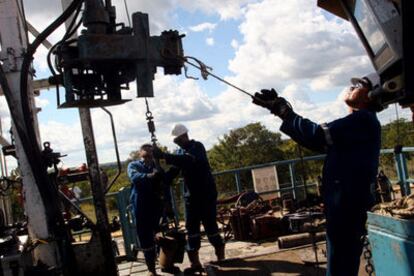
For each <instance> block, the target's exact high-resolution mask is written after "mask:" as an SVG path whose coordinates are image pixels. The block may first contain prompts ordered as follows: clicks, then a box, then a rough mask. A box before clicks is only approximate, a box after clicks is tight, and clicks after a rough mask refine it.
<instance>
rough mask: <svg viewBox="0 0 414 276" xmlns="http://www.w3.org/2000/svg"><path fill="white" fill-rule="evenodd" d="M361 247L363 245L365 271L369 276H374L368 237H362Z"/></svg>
mask: <svg viewBox="0 0 414 276" xmlns="http://www.w3.org/2000/svg"><path fill="white" fill-rule="evenodd" d="M363 245H364V259H365V261H366V262H367V263H366V264H365V271H366V272H367V273H368V275H369V276H372V275H375V269H374V264H373V263H372V252H371V247H370V244H369V240H368V236H366V235H365V236H364V237H363Z"/></svg>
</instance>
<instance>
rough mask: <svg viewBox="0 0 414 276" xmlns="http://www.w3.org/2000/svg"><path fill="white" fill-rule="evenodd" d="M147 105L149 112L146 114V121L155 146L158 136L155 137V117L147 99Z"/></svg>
mask: <svg viewBox="0 0 414 276" xmlns="http://www.w3.org/2000/svg"><path fill="white" fill-rule="evenodd" d="M145 105H146V107H147V112H146V113H145V117H146V120H147V126H148V131H149V132H150V133H151V142H152V144H153V145H156V143H157V136H155V124H154V116H152V112H151V110H150V108H149V104H148V100H147V98H145Z"/></svg>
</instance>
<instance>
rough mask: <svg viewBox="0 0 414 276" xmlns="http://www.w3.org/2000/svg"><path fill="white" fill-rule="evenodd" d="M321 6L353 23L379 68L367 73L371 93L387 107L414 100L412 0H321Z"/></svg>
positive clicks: (376, 66) (375, 65)
mask: <svg viewBox="0 0 414 276" xmlns="http://www.w3.org/2000/svg"><path fill="white" fill-rule="evenodd" d="M318 6H320V7H321V8H323V9H325V10H327V11H329V12H331V13H333V14H334V15H336V16H339V17H341V18H343V19H345V20H348V21H350V22H351V23H352V25H353V27H354V29H355V31H356V33H357V34H358V36H359V39H360V41H361V42H362V44H363V45H364V47H365V49H366V51H367V54H368V56H369V58H370V60H371V62H372V64H373V66H374V68H375V73H373V74H370V75H368V76H366V78H367V79H368V80H369V81H370V83H371V92H370V96H371V97H373V98H376V99H377V100H378V102H379V103H380V104H381V105H382V106H383V107H386V106H387V105H388V104H390V103H395V102H398V103H399V104H400V105H402V106H403V107H408V106H412V105H413V104H414V79H413V78H412V77H411V76H412V75H413V73H414V60H413V53H412V49H413V48H414V42H413V40H412V39H410V36H411V33H410V31H409V28H410V27H409V26H410V23H409V22H411V20H412V19H411V18H410V16H412V14H413V11H414V8H413V5H412V1H409V0H318Z"/></svg>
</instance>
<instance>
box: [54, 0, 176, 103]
mask: <svg viewBox="0 0 414 276" xmlns="http://www.w3.org/2000/svg"><path fill="white" fill-rule="evenodd" d="M79 9H80V8H79ZM79 13H80V10H78V14H79ZM76 17H77V16H74V19H73V20H74V21H73V22H74V23H73V24H72V28H71V29H69V30H68V32H67V34H66V35H65V36H64V38H63V39H62V40H61V41H60V42H58V43H57V44H56V45H54V46H53V48H52V49H51V53H53V54H54V55H55V56H56V60H55V67H56V70H57V72H56V71H55V69H54V68H53V66H52V62H51V61H49V67H50V68H51V71H52V74H53V75H54V76H53V77H52V78H51V80H50V81H51V82H52V83H53V84H56V85H57V86H58V85H63V86H64V87H65V90H66V93H65V102H63V103H61V102H60V97H59V92H58V95H57V96H58V106H59V107H97V106H99V107H102V106H109V105H116V104H121V103H124V102H126V101H127V100H123V99H122V95H121V90H122V89H129V83H130V82H132V81H134V80H135V79H136V80H137V88H138V97H152V96H153V95H154V93H153V85H152V81H153V79H154V74H155V72H156V67H157V66H161V67H163V68H164V74H176V75H178V74H181V68H182V67H183V62H184V61H183V59H182V58H181V57H182V56H183V48H182V43H181V39H182V37H183V36H184V35H180V34H179V33H178V31H173V30H169V31H164V32H162V34H161V35H160V36H150V33H149V22H148V15H147V14H145V13H141V12H137V13H134V14H133V15H132V28H131V27H126V26H124V25H123V24H119V23H116V22H115V7H114V6H112V5H111V1H106V4H105V5H104V4H103V3H102V1H100V0H87V1H85V9H84V11H83V15H82V20H81V21H79V22H78V23H75V22H76ZM81 22H83V25H84V26H85V27H86V29H85V30H83V31H82V34H81V35H80V36H79V38H77V39H71V33H72V34H73V33H74V32H76V29H77V28H78V27H79V26H80V23H81ZM49 57H50V55H49ZM57 88H58V87H57Z"/></svg>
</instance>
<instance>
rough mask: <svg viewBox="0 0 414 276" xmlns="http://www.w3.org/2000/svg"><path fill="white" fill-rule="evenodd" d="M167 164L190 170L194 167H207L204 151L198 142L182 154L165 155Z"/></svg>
mask: <svg viewBox="0 0 414 276" xmlns="http://www.w3.org/2000/svg"><path fill="white" fill-rule="evenodd" d="M164 157H165V161H166V162H167V164H171V165H174V166H176V167H179V168H181V169H191V168H194V166H208V159H207V154H206V150H205V148H204V146H203V144H201V143H200V142H195V143H194V145H193V146H192V147H191V149H189V150H187V151H186V153H184V154H168V153H166V154H165V156H164Z"/></svg>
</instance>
